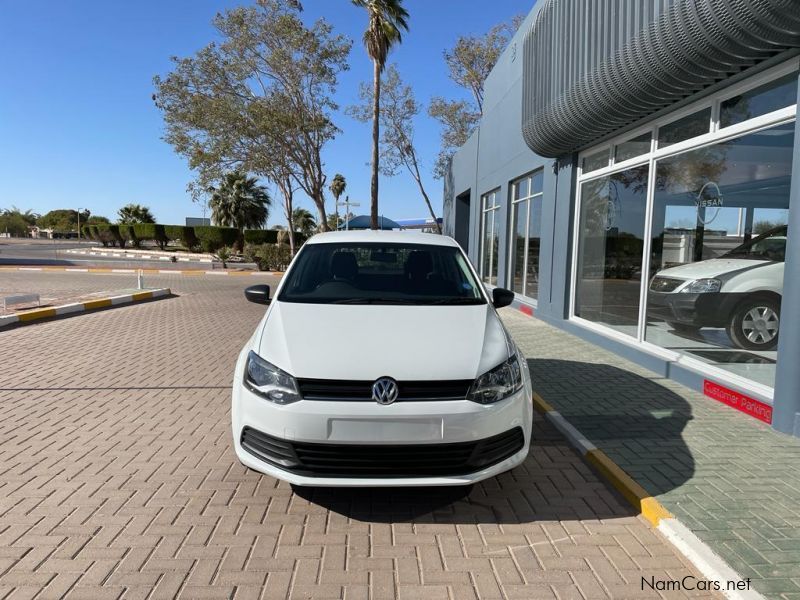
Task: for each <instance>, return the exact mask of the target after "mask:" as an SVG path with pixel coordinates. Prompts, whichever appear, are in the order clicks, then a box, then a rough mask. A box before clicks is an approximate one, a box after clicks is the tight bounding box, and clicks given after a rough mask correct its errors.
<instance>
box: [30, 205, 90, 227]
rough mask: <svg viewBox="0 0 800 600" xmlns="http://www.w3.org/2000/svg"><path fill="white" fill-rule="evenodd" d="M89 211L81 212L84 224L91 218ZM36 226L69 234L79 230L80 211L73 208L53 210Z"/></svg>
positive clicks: (38, 220) (81, 219) (39, 219)
mask: <svg viewBox="0 0 800 600" xmlns="http://www.w3.org/2000/svg"><path fill="white" fill-rule="evenodd" d="M90 214H91V213H90V212H89V211H88V210H84V211H81V214H80V221H81V223H83V222H84V221H86V219H88V218H89V216H90ZM36 224H37V225H38V226H39V227H41V228H42V229H52V230H53V231H57V232H69V231H77V230H78V211H77V210H72V209H71V208H59V209H56V210H51V211H50V212H48V213H47V214H45V215H43V216H41V217H39V218H38V219H37V220H36Z"/></svg>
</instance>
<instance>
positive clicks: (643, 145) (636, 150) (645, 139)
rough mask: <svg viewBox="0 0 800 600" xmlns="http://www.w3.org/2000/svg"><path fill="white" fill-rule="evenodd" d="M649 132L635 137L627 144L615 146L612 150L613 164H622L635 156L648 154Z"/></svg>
mask: <svg viewBox="0 0 800 600" xmlns="http://www.w3.org/2000/svg"><path fill="white" fill-rule="evenodd" d="M650 138H651V135H650V132H647V133H644V134H642V135H640V136H637V137H635V138H633V139H631V140H628V141H627V142H622V143H621V144H617V147H616V148H614V162H622V161H623V160H628V159H629V158H633V157H635V156H641V155H642V154H647V153H648V152H650Z"/></svg>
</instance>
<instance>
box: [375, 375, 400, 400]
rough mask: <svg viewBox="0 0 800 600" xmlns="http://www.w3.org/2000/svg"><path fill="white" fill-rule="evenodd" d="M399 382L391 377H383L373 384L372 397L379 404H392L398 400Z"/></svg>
mask: <svg viewBox="0 0 800 600" xmlns="http://www.w3.org/2000/svg"><path fill="white" fill-rule="evenodd" d="M397 393H398V389H397V382H396V381H395V380H394V379H392V378H391V377H381V378H380V379H378V380H377V381H376V382H375V383H373V384H372V399H373V400H375V402H377V403H378V404H391V403H392V402H394V401H395V400H397Z"/></svg>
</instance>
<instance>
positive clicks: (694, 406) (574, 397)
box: [503, 310, 800, 600]
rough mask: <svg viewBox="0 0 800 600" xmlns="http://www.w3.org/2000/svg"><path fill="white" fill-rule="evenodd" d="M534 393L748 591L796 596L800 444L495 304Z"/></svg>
mask: <svg viewBox="0 0 800 600" xmlns="http://www.w3.org/2000/svg"><path fill="white" fill-rule="evenodd" d="M503 318H504V320H505V322H506V325H507V326H508V327H509V329H510V330H511V332H512V333H513V335H514V338H515V339H516V340H517V343H518V344H520V347H521V348H522V349H523V351H524V352H525V355H526V356H527V357H528V359H529V364H530V367H531V374H532V376H533V377H534V380H535V382H534V388H535V389H536V390H537V391H538V392H539V393H540V394H541V395H542V397H543V398H544V399H545V400H547V401H548V402H549V403H550V404H551V405H553V407H554V408H556V409H557V410H558V411H560V412H561V413H562V414H563V415H564V416H565V417H566V418H567V419H568V420H569V421H570V422H571V423H572V424H573V425H575V426H576V427H577V428H578V429H579V430H580V431H581V432H583V433H584V434H585V435H586V436H587V437H588V438H589V439H590V440H591V441H593V442H594V443H595V444H596V445H597V446H598V447H599V448H602V449H603V450H605V451H606V453H607V454H608V455H609V456H610V457H611V458H612V459H613V460H614V461H616V462H617V463H618V464H619V465H620V466H621V467H622V468H624V469H625V470H626V471H627V472H628V473H629V474H630V475H632V476H633V477H634V479H636V480H637V481H638V482H639V483H641V484H642V485H643V486H644V487H645V489H647V491H649V492H650V493H651V494H652V495H654V496H656V497H657V498H658V499H659V500H660V501H661V502H662V504H664V505H665V506H666V507H667V508H668V509H669V510H670V511H671V512H672V513H673V514H674V515H675V516H677V517H678V518H679V519H680V520H681V521H682V522H683V523H684V524H686V525H687V526H688V527H689V528H690V529H692V530H693V531H694V532H695V533H696V534H697V536H698V537H700V538H701V539H702V540H704V541H706V542H707V543H708V544H709V545H710V546H711V547H712V548H713V549H714V550H715V551H716V552H717V553H718V554H720V555H721V556H722V557H723V558H725V560H727V562H728V563H729V564H730V565H731V566H732V567H733V568H734V569H735V570H736V571H737V572H738V573H739V574H740V575H742V576H744V577H751V578H753V580H754V582H755V586H756V589H758V590H759V591H761V592H762V593H764V594H766V595H769V596H772V597H775V598H785V599H787V600H788V599H790V598H795V599H796V598H800V440H797V439H795V438H792V437H789V436H786V435H783V434H779V433H776V432H775V431H773V430H772V429H771V428H770V427H769V426H768V425H765V424H763V423H761V422H759V421H757V420H755V419H753V418H751V417H748V416H746V415H743V414H741V413H739V412H737V411H735V410H733V409H731V408H728V407H726V406H723V405H721V404H719V403H717V402H715V401H713V400H711V399H709V398H706V397H705V396H703V395H702V394H701V393H699V392H694V391H692V390H690V389H688V388H686V387H684V386H682V385H680V384H678V383H676V382H674V381H669V380H667V379H664V378H662V377H660V376H658V375H656V374H655V373H653V372H651V371H648V370H647V369H644V368H642V367H639V366H637V365H635V364H633V363H631V362H629V361H626V360H624V359H622V358H620V357H618V356H616V355H615V354H613V353H611V352H608V351H605V350H602V349H600V348H598V347H597V346H594V345H592V344H589V343H588V342H585V341H583V340H580V339H578V338H576V337H575V336H573V335H570V334H568V333H565V332H563V331H561V330H559V329H556V328H554V327H551V326H549V325H547V324H545V323H543V322H542V321H539V320H538V319H531V318H530V317H527V316H525V315H522V314H521V313H519V312H518V311H513V310H504V311H503Z"/></svg>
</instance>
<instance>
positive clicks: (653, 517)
mask: <svg viewBox="0 0 800 600" xmlns="http://www.w3.org/2000/svg"><path fill="white" fill-rule="evenodd" d="M585 458H586V460H587V461H588V462H589V463H590V464H592V465H594V467H595V468H596V469H597V470H598V471H600V473H601V474H602V475H603V476H604V477H605V478H606V479H608V481H609V482H611V485H613V486H614V487H615V488H616V489H617V491H618V492H619V493H621V494H622V495H623V496H624V497H625V499H626V500H627V501H628V502H630V503H631V504H632V505H633V507H634V508H636V509H637V510H638V511H639V512H640V513H641V514H642V516H643V517H644V518H645V519H647V520H648V521H650V523H651V524H652V525H653V527H658V523H659V521H661V519H667V518H670V517H672V515H671V514H670V512H669V511H668V510H667V509H666V508H664V507H663V506H662V505H661V503H660V502H659V501H658V500H656V499H655V498H653V497H652V496H651V495H650V494H648V493H647V490H645V489H644V488H643V487H642V486H641V485H639V484H638V483H636V482H635V481H634V480H633V478H632V477H631V476H630V475H628V474H627V473H626V472H625V471H623V470H622V469H621V468H620V467H619V465H617V463H615V462H614V461H612V460H611V459H610V458H609V457H608V456H607V455H606V453H605V452H603V451H602V450H589V451H588V452H587V453H586V455H585Z"/></svg>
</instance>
